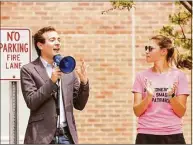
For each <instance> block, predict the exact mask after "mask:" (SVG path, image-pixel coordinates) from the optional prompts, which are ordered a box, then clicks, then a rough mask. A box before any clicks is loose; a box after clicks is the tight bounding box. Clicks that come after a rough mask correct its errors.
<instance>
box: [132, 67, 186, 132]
mask: <svg viewBox="0 0 193 145" xmlns="http://www.w3.org/2000/svg"><path fill="white" fill-rule="evenodd" d="M145 78H147V80H151V82H152V87H153V88H154V95H153V98H152V103H150V104H149V106H148V108H147V110H146V111H145V112H144V113H143V114H142V115H141V116H140V117H139V118H138V127H137V132H138V133H144V134H155V135H169V134H177V133H182V120H181V118H179V117H178V116H177V115H176V114H175V113H174V111H173V110H172V107H171V105H170V103H169V96H168V95H167V90H168V88H170V87H172V86H173V83H174V82H176V81H177V82H178V85H177V90H176V96H178V95H180V94H187V95H189V91H188V81H187V77H186V76H185V74H184V73H183V72H182V71H180V70H179V69H176V68H173V69H172V70H171V71H169V72H167V73H162V74H159V73H155V72H152V68H150V69H147V70H145V71H143V72H140V73H138V74H137V76H136V79H135V82H134V85H133V90H132V92H133V93H134V92H138V93H141V94H142V98H144V97H146V95H147V92H146V89H145V86H144V83H145V81H144V80H145Z"/></svg>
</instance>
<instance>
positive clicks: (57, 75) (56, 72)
mask: <svg viewBox="0 0 193 145" xmlns="http://www.w3.org/2000/svg"><path fill="white" fill-rule="evenodd" d="M62 73H63V72H62V71H61V70H60V68H59V67H58V66H57V67H55V68H53V71H52V75H51V80H52V82H53V83H56V82H57V81H58V80H59V79H60V78H61V76H62Z"/></svg>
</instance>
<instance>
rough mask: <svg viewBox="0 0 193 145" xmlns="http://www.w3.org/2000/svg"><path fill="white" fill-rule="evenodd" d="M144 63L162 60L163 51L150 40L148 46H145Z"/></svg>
mask: <svg viewBox="0 0 193 145" xmlns="http://www.w3.org/2000/svg"><path fill="white" fill-rule="evenodd" d="M145 52H146V61H147V62H148V63H151V62H156V61H159V60H161V59H162V58H163V50H162V49H160V47H159V45H158V44H157V43H156V41H155V40H150V42H149V46H145Z"/></svg>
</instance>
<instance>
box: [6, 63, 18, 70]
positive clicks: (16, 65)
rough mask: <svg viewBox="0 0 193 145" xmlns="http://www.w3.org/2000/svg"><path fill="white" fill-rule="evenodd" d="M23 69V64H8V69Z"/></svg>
mask: <svg viewBox="0 0 193 145" xmlns="http://www.w3.org/2000/svg"><path fill="white" fill-rule="evenodd" d="M20 68H21V62H11V63H8V62H6V69H20Z"/></svg>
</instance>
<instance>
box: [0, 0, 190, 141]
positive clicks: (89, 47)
mask: <svg viewBox="0 0 193 145" xmlns="http://www.w3.org/2000/svg"><path fill="white" fill-rule="evenodd" d="M109 8H111V4H110V3H109V2H1V26H6V27H8V26H10V27H28V28H30V29H31V30H32V33H34V32H35V31H36V30H38V29H39V28H41V27H44V26H48V25H52V26H54V27H56V29H57V30H58V31H59V33H60V35H61V38H62V45H63V48H64V49H63V51H64V53H65V54H66V55H72V56H74V57H75V58H76V60H77V62H78V65H79V62H80V59H81V58H84V59H85V61H86V62H87V63H88V64H89V70H88V74H89V80H90V85H91V92H90V98H89V100H88V104H87V106H86V108H85V109H84V110H83V111H82V112H79V111H75V116H76V124H77V128H78V135H79V141H80V143H96V144H97V143H111V144H119V143H130V144H132V143H134V142H133V141H134V140H135V133H136V131H135V130H136V127H135V124H136V118H135V116H134V114H133V110H132V102H133V96H132V93H131V88H132V83H133V82H132V81H133V80H132V78H133V77H134V76H135V73H136V72H138V71H141V70H144V69H146V68H147V67H149V66H150V65H149V64H147V63H146V62H145V57H144V45H146V44H147V43H148V39H149V37H151V36H152V35H154V34H157V31H158V30H159V29H160V28H161V27H162V26H163V25H164V24H167V23H168V15H169V14H171V13H172V12H174V11H175V7H174V5H173V3H172V2H136V5H135V10H134V11H133V12H131V11H130V12H128V11H127V10H122V11H119V10H114V11H111V12H109V13H107V14H104V15H102V14H101V12H102V11H103V10H107V9H109ZM132 16H134V17H132ZM132 18H134V20H135V23H133V22H134V21H132ZM132 23H133V25H132ZM133 26H134V27H133ZM134 30H135V37H133V36H132V32H134ZM132 40H135V42H136V43H135V44H134V45H135V59H132ZM133 60H135V64H136V65H135V70H134V71H132V68H134V66H133V65H132V64H133V62H134V61H133ZM132 72H134V74H133V73H132ZM187 75H188V77H189V83H190V84H191V81H190V80H191V78H190V72H187ZM189 86H190V85H189ZM183 124H184V135H185V139H186V142H187V143H188V144H190V143H191V96H190V97H189V99H188V103H187V112H186V115H185V117H184V119H183Z"/></svg>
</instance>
